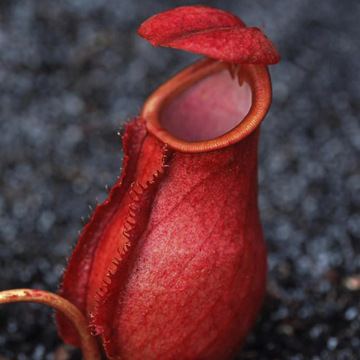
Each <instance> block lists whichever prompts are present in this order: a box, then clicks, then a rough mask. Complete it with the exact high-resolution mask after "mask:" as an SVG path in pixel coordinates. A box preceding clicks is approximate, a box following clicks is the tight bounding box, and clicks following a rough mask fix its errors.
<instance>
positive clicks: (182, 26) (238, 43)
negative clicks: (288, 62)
mask: <svg viewBox="0 0 360 360" xmlns="http://www.w3.org/2000/svg"><path fill="white" fill-rule="evenodd" d="M138 33H139V35H140V36H142V37H143V38H145V39H147V40H148V41H149V42H150V43H151V44H152V45H154V46H158V45H161V46H166V47H172V48H176V49H182V50H187V51H191V52H194V53H197V54H202V55H205V56H209V57H211V58H214V59H219V60H223V61H226V62H229V63H233V64H262V65H272V64H276V63H277V62H279V61H280V56H279V54H278V52H277V51H276V49H275V47H274V45H273V43H272V42H271V41H270V40H269V39H268V38H267V37H266V36H265V35H264V33H263V32H262V31H261V30H260V29H259V28H256V27H250V28H249V27H246V26H245V24H244V23H243V22H242V21H241V20H240V19H239V18H237V17H236V16H234V15H232V14H230V13H228V12H226V11H223V10H218V9H214V8H210V7H207V6H184V7H179V8H176V9H172V10H168V11H165V12H163V13H160V14H158V15H155V16H153V17H151V18H150V19H148V20H147V21H145V22H144V23H143V24H142V25H141V26H140V28H139V29H138Z"/></svg>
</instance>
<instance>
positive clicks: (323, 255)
mask: <svg viewBox="0 0 360 360" xmlns="http://www.w3.org/2000/svg"><path fill="white" fill-rule="evenodd" d="M193 3H196V2H192V1H174V0H173V1H166V2H164V1H162V2H161V1H159V0H158V1H152V2H149V1H145V0H138V1H136V2H135V1H125V0H118V1H115V0H106V1H105V0H71V1H70V0H62V1H51V0H1V2H0V49H1V51H0V119H1V121H0V172H1V177H0V178H1V180H0V181H1V192H0V246H1V247H0V249H1V251H0V269H1V271H0V288H1V289H9V288H20V287H31V288H40V289H47V290H50V291H55V290H56V288H57V284H58V282H59V279H60V276H61V273H62V269H63V268H64V266H65V263H66V256H68V255H69V254H70V251H71V247H72V245H73V244H74V242H75V241H76V238H77V232H78V231H79V230H81V228H82V221H81V216H87V214H89V213H90V211H89V209H88V206H89V204H90V206H93V207H94V206H95V204H96V202H95V199H98V201H100V202H102V201H103V200H104V199H105V198H106V190H105V185H106V184H108V185H109V186H111V185H112V184H114V182H115V181H116V178H117V176H118V175H119V168H120V165H121V155H122V154H121V143H120V139H119V137H118V136H117V129H118V128H119V126H120V124H121V122H122V121H125V120H126V119H127V117H129V116H131V115H132V114H134V113H137V111H138V109H139V107H140V106H141V105H142V103H143V102H144V99H145V98H146V96H147V95H149V94H150V93H151V91H152V90H154V89H155V88H156V87H157V86H158V85H159V84H161V83H162V82H163V81H164V80H166V79H167V78H168V77H169V76H170V75H171V74H173V73H175V72H176V71H177V70H179V69H181V68H182V67H184V66H185V65H186V64H189V63H191V62H193V61H194V59H196V58H197V57H196V56H194V55H191V54H188V53H185V52H180V51H175V50H169V49H161V48H157V49H155V48H152V47H151V46H150V45H148V44H147V43H146V42H145V41H144V40H142V39H140V38H139V37H138V36H137V34H136V29H137V27H138V25H139V24H140V23H141V22H142V21H143V20H144V19H146V18H147V17H149V16H150V15H153V14H155V13H157V12H159V11H162V10H165V9H167V8H170V7H173V6H179V5H185V4H193ZM202 3H203V4H206V5H211V6H217V7H220V8H223V9H226V10H230V11H232V12H233V13H235V14H236V15H239V16H240V17H242V18H243V19H244V20H245V21H246V22H247V24H248V25H251V26H261V25H262V24H265V32H266V34H267V35H268V36H269V37H270V38H271V39H272V40H273V41H274V43H275V44H276V46H277V48H278V50H279V52H280V54H281V56H282V62H281V63H280V64H279V65H277V66H275V67H273V68H272V69H271V72H272V78H273V87H274V100H273V106H272V109H271V112H270V114H269V116H268V117H267V120H266V121H265V122H264V125H263V131H262V139H261V154H260V159H261V161H260V205H261V213H262V219H263V225H264V230H265V235H266V238H267V244H268V248H269V282H268V293H267V299H266V302H265V305H264V308H263V311H262V314H261V318H260V320H259V322H258V324H257V326H256V328H255V329H254V331H253V333H252V335H251V336H250V337H249V339H248V342H247V344H246V346H245V348H244V350H243V352H242V353H241V355H239V359H243V360H245V359H259V360H269V359H274V360H275V359H277V360H280V359H284V360H285V359H286V360H288V359H291V360H302V359H311V360H320V359H326V360H335V359H336V360H342V359H343V360H355V359H359V358H360V321H359V319H360V308H359V299H360V156H359V153H360V121H359V109H360V99H359V94H360V76H359V74H360V62H359V56H360V51H359V39H360V27H359V19H360V17H359V16H360V3H359V2H358V1H356V0H354V1H351V0H348V1H338V0H327V1H318V2H317V1H310V0H302V1H296V2H295V1H288V0H277V1H267V0H256V1H254V0H242V1H238V0H230V1H220V0H219V1H215V0H214V1H203V2H202ZM0 349H1V351H0V353H1V355H2V356H3V357H4V358H5V359H19V360H25V359H34V360H42V359H54V358H55V359H60V358H61V356H62V354H64V353H65V355H66V349H64V348H63V347H62V345H61V341H60V340H59V339H58V338H57V334H56V329H55V325H54V323H53V321H52V315H51V311H50V310H47V309H45V308H44V307H42V306H39V305H28V304H27V305H8V306H6V307H2V308H1V309H0ZM79 357H80V355H79V353H75V354H73V355H72V359H75V358H79ZM4 358H2V357H1V356H0V359H2V360H3V359H4ZM144 360H146V359H144Z"/></svg>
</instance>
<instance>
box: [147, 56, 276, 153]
mask: <svg viewBox="0 0 360 360" xmlns="http://www.w3.org/2000/svg"><path fill="white" fill-rule="evenodd" d="M230 66H231V65H230V64H228V63H226V62H222V61H218V60H214V59H203V60H200V61H198V62H196V63H195V64H193V65H191V66H189V67H188V68H186V69H185V70H183V71H181V72H180V73H178V74H177V75H175V76H174V77H173V78H171V79H170V80H168V81H167V82H166V83H164V84H163V85H162V86H160V87H159V88H158V89H157V90H156V91H155V92H154V93H153V94H152V95H151V96H150V97H149V98H148V99H147V101H146V102H145V105H144V108H143V110H142V117H143V118H144V120H145V122H146V126H147V130H148V131H149V133H151V134H152V135H154V136H155V137H156V138H157V139H159V140H160V141H162V142H164V143H166V144H168V145H169V146H170V147H171V148H173V149H175V150H178V151H181V152H188V153H200V152H207V151H212V150H217V149H221V148H224V147H227V146H229V145H231V144H234V143H236V142H239V141H240V140H241V139H243V138H244V137H246V136H247V135H249V134H250V133H251V132H253V131H254V130H255V129H256V128H257V127H258V126H259V125H260V123H261V122H262V120H263V119H264V118H265V115H266V113H267V111H268V109H269V107H270V103H271V81H270V76H269V72H268V69H267V67H266V66H263V65H239V66H238V68H237V69H236V73H232V74H230V73H229V71H228V70H229V67H230ZM232 75H233V76H232Z"/></svg>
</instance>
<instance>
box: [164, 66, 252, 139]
mask: <svg viewBox="0 0 360 360" xmlns="http://www.w3.org/2000/svg"><path fill="white" fill-rule="evenodd" d="M251 98H252V96H251V88H250V86H249V84H248V83H246V82H244V83H243V84H242V86H239V83H238V80H237V77H235V79H232V78H231V76H230V74H229V72H228V71H227V70H223V71H219V72H217V73H214V74H211V75H209V76H207V77H206V78H204V79H202V80H200V81H198V82H197V83H195V84H194V85H192V86H191V87H189V88H188V89H187V90H185V91H184V92H183V93H181V94H180V95H179V96H177V97H176V98H175V99H174V100H172V101H171V102H170V103H169V104H167V105H166V106H165V108H164V109H163V111H162V114H161V122H162V125H163V127H164V128H165V129H166V130H167V131H168V132H169V133H171V134H172V135H174V136H176V137H178V138H179V139H181V140H185V141H193V142H195V141H203V140H210V139H213V138H216V137H218V136H221V135H223V134H225V133H227V132H228V131H230V130H232V129H233V128H234V127H236V126H237V125H238V124H240V123H241V121H242V120H243V119H244V117H245V116H246V114H247V113H248V112H249V110H250V107H251Z"/></svg>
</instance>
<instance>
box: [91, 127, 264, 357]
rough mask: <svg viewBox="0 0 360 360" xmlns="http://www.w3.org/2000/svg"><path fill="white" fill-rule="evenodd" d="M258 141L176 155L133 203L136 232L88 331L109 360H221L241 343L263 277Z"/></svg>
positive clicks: (252, 139)
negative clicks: (135, 204) (93, 333)
mask: <svg viewBox="0 0 360 360" xmlns="http://www.w3.org/2000/svg"><path fill="white" fill-rule="evenodd" d="M149 136H151V135H149ZM257 139H258V131H256V132H255V133H253V134H252V135H250V136H249V137H247V138H246V139H244V140H243V141H242V142H240V143H238V144H236V145H234V146H230V147H229V148H226V149H222V150H219V151H215V152H210V153H203V154H184V153H180V152H176V153H175V154H174V157H173V159H172V161H171V163H170V166H169V168H168V169H166V170H165V173H164V174H163V175H162V176H161V177H160V178H158V179H157V180H156V182H155V183H154V184H153V185H152V186H150V187H149V189H148V191H147V190H145V191H144V193H143V195H140V200H139V203H140V204H141V205H140V206H139V207H138V209H137V211H136V215H135V219H136V224H138V226H139V227H140V228H141V231H139V230H138V228H137V225H136V226H135V227H134V232H130V239H129V241H130V244H129V251H128V253H127V255H126V256H125V257H124V258H123V259H122V261H121V262H120V263H119V264H118V268H117V270H116V271H115V273H114V274H113V275H111V276H110V280H111V282H110V284H109V285H108V286H107V289H106V290H105V292H104V295H103V296H102V299H101V301H100V303H99V305H98V310H97V312H96V313H95V320H94V322H93V325H94V330H95V331H96V333H97V334H101V336H102V339H103V344H105V345H104V346H105V349H106V351H107V354H108V356H109V357H110V358H115V359H129V360H130V359H131V360H142V359H147V360H152V359H154V360H155V359H168V360H175V359H176V360H179V359H208V360H211V359H213V360H220V359H229V358H231V356H232V355H233V354H234V351H236V349H237V348H238V346H239V345H240V344H241V343H242V341H243V340H244V337H245V335H246V334H247V333H248V331H249V329H250V328H251V326H252V325H253V323H254V319H255V318H256V316H257V313H258V311H259V308H260V304H261V301H262V297H263V292H264V289H265V277H266V250H265V247H264V243H263V239H262V232H261V226H260V222H259V216H258V208H257ZM149 197H151V198H153V199H152V203H150V202H149V201H148V198H149ZM144 203H145V204H146V205H145V206H144Z"/></svg>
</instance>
